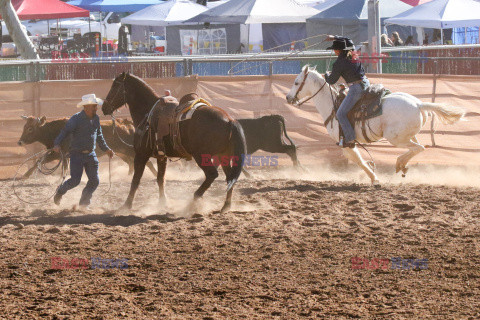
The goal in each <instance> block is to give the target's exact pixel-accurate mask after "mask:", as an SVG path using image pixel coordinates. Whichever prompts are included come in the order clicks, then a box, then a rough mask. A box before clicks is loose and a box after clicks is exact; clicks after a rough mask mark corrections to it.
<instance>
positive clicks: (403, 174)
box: [402, 167, 408, 178]
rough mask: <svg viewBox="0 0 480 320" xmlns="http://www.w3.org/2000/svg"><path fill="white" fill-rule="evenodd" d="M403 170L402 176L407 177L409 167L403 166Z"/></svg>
mask: <svg viewBox="0 0 480 320" xmlns="http://www.w3.org/2000/svg"><path fill="white" fill-rule="evenodd" d="M402 172H403V173H402V178H405V176H406V175H407V172H408V168H407V167H405V168H403V169H402Z"/></svg>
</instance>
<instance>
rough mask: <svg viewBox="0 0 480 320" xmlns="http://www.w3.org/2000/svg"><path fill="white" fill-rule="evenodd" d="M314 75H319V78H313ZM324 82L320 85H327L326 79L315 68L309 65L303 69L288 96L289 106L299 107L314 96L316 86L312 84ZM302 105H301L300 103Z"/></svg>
mask: <svg viewBox="0 0 480 320" xmlns="http://www.w3.org/2000/svg"><path fill="white" fill-rule="evenodd" d="M312 75H317V77H312ZM317 78H319V79H318V80H320V82H322V81H323V83H319V85H321V86H322V85H324V84H325V79H324V78H323V77H322V75H320V74H319V73H318V72H317V71H316V70H315V67H310V66H309V65H308V64H307V65H305V66H304V67H303V68H302V72H300V73H299V74H298V76H297V77H296V78H295V82H294V83H293V86H292V88H291V89H290V92H289V93H288V94H287V96H286V98H287V102H288V103H289V104H293V105H298V104H299V103H300V101H301V100H302V99H304V98H306V97H308V96H310V97H311V96H312V95H313V94H314V93H315V91H316V90H314V89H315V86H313V85H312V84H314V83H316V82H318V80H316V79H317ZM300 104H301V103H300Z"/></svg>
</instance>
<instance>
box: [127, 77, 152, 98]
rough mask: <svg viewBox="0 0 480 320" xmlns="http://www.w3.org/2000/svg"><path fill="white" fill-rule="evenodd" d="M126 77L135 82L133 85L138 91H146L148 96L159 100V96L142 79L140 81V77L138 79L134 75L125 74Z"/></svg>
mask: <svg viewBox="0 0 480 320" xmlns="http://www.w3.org/2000/svg"><path fill="white" fill-rule="evenodd" d="M127 76H128V77H129V78H130V79H133V80H135V81H133V83H134V84H135V85H136V86H137V87H138V89H140V90H142V89H143V90H146V91H147V92H148V93H149V94H151V95H153V96H155V97H156V98H157V99H159V98H160V96H159V95H158V94H157V93H156V92H155V90H153V88H152V87H151V86H150V85H149V84H148V83H146V82H145V81H144V80H143V79H141V78H140V77H138V76H136V75H133V74H131V73H127Z"/></svg>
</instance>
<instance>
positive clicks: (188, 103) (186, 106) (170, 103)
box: [156, 93, 210, 160]
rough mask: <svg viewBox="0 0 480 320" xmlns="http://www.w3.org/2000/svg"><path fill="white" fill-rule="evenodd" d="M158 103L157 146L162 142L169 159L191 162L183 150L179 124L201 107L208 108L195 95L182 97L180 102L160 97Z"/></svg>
mask: <svg viewBox="0 0 480 320" xmlns="http://www.w3.org/2000/svg"><path fill="white" fill-rule="evenodd" d="M161 99H165V100H164V101H162V100H161V101H160V103H159V107H158V108H159V112H158V122H157V128H156V133H157V145H159V143H158V142H160V141H161V142H163V145H164V148H165V153H166V155H167V156H170V157H181V158H186V159H187V160H191V159H192V156H191V155H190V154H189V153H188V152H187V151H186V150H185V148H184V146H183V144H182V139H181V133H180V122H182V121H184V120H188V119H190V118H191V116H192V114H193V112H194V111H195V110H196V109H198V108H199V107H201V106H210V104H209V103H208V102H206V101H205V100H203V99H201V98H199V96H198V95H197V94H196V93H188V94H186V95H184V96H183V97H182V98H181V99H180V101H177V99H175V98H174V97H172V96H166V97H162V98H161Z"/></svg>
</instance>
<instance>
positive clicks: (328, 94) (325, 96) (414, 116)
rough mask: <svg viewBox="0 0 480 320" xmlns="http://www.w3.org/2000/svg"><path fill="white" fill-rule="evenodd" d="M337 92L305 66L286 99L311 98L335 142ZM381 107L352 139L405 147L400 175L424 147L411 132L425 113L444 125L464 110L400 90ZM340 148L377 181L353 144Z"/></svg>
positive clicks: (296, 102)
mask: <svg viewBox="0 0 480 320" xmlns="http://www.w3.org/2000/svg"><path fill="white" fill-rule="evenodd" d="M337 94H338V92H337V90H336V89H335V88H334V87H332V86H330V85H329V84H328V83H327V82H326V81H325V78H324V77H323V76H322V75H321V74H320V73H318V72H317V71H316V70H315V68H310V67H309V66H308V65H307V66H305V67H303V69H302V72H301V73H300V74H299V75H298V76H297V77H296V78H295V83H294V84H293V86H292V88H291V89H290V92H289V93H288V94H287V97H286V98H287V102H288V103H290V104H294V105H297V106H299V105H301V104H302V103H304V102H306V101H307V100H310V99H312V101H313V102H314V103H315V107H316V108H317V110H318V112H319V113H320V115H321V116H322V118H323V120H324V121H326V124H325V126H326V128H327V131H328V134H329V135H330V136H331V137H332V138H333V139H334V140H335V141H337V142H338V141H339V123H338V120H337V117H336V115H335V114H334V112H333V106H334V103H333V99H334V98H335V97H336V95H337ZM382 107H383V113H382V115H380V116H378V117H376V118H372V119H369V120H366V125H365V127H366V134H367V136H368V139H367V138H365V137H364V135H363V133H362V129H361V125H359V124H358V123H357V124H356V125H355V134H356V137H357V139H356V140H357V141H358V142H360V143H368V140H370V141H378V140H380V139H382V138H385V139H387V140H388V141H389V142H390V143H391V144H392V145H394V146H396V147H400V148H408V149H409V150H408V151H407V152H406V153H404V154H402V155H401V156H399V157H398V158H397V164H396V172H397V173H398V172H399V171H402V172H403V174H405V173H406V172H407V170H408V168H407V163H408V161H410V159H412V158H413V157H414V156H415V155H417V154H419V153H420V152H422V151H423V150H425V147H424V146H422V145H421V144H419V143H418V140H417V138H416V137H415V135H416V134H417V133H419V132H420V129H421V128H422V127H423V125H424V124H425V122H426V121H427V117H428V114H429V113H433V114H435V115H436V116H437V117H438V119H440V120H441V121H442V122H443V123H447V124H453V123H455V122H457V121H459V120H460V119H462V117H463V116H464V115H465V111H464V110H462V109H460V108H457V107H451V106H445V105H442V104H438V103H428V102H422V101H420V100H419V99H417V98H415V97H414V96H411V95H409V94H408V93H403V92H395V93H391V94H389V95H387V96H386V97H385V98H383V99H382ZM333 115H334V116H333ZM342 151H343V154H344V155H345V157H346V158H347V159H350V160H351V161H353V162H354V163H356V164H357V165H359V166H360V167H361V168H362V169H363V170H364V171H365V172H366V173H367V175H368V176H369V178H370V179H371V180H372V184H378V183H379V181H378V178H377V176H376V175H375V173H374V172H373V170H372V169H373V168H372V167H371V166H370V165H369V164H368V163H367V162H365V160H363V158H362V156H361V155H360V152H359V151H358V149H357V147H355V148H343V149H342Z"/></svg>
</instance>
